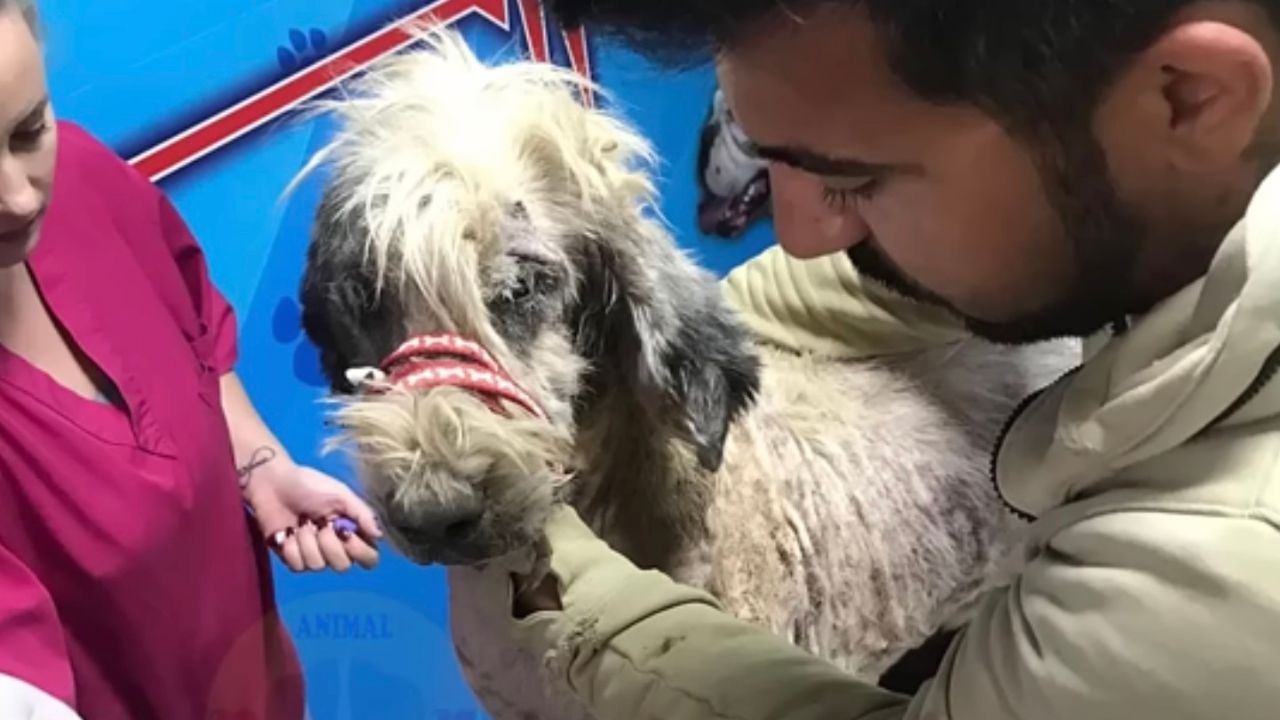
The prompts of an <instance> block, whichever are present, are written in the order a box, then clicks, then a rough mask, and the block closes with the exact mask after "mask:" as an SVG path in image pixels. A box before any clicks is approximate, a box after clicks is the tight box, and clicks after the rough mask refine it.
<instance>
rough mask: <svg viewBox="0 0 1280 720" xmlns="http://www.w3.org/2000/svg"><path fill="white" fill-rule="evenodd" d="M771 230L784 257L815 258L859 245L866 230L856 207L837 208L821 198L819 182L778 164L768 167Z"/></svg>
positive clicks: (865, 234) (866, 233)
mask: <svg viewBox="0 0 1280 720" xmlns="http://www.w3.org/2000/svg"><path fill="white" fill-rule="evenodd" d="M769 183H770V186H771V188H770V191H771V194H772V202H773V227H774V233H775V234H776V235H777V238H778V244H779V245H781V246H782V248H783V249H784V250H786V251H787V254H789V255H792V256H794V257H798V258H802V259H803V258H814V257H819V256H821V255H828V254H831V253H834V252H841V251H844V250H847V249H849V248H851V247H853V246H855V245H857V244H858V243H860V242H862V241H863V240H864V239H865V238H866V237H867V235H868V227H867V224H866V222H865V221H864V220H863V218H862V215H860V214H859V213H858V211H857V209H856V208H853V207H850V208H847V209H836V208H833V207H831V206H830V205H828V204H827V202H826V201H825V200H824V199H823V197H822V181H821V180H820V179H819V178H818V177H817V176H816V175H811V174H809V173H807V172H804V171H802V170H797V169H795V168H792V167H788V166H786V165H783V164H781V163H773V164H771V165H770V166H769Z"/></svg>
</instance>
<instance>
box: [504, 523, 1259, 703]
mask: <svg viewBox="0 0 1280 720" xmlns="http://www.w3.org/2000/svg"><path fill="white" fill-rule="evenodd" d="M548 532H549V536H550V540H551V544H552V549H553V559H552V572H553V573H554V574H555V575H556V576H557V578H558V579H559V580H560V583H561V588H562V593H561V594H562V598H563V605H564V608H565V610H564V611H563V612H556V613H541V614H538V615H535V616H533V617H532V618H531V619H529V620H526V621H522V622H519V623H517V629H516V632H517V635H518V638H519V640H520V641H521V642H522V643H523V644H524V645H525V646H526V647H528V648H531V649H533V650H535V651H536V652H539V653H541V654H542V656H543V657H544V658H545V660H546V665H547V667H549V668H550V669H551V670H552V672H553V673H554V674H555V675H556V676H558V677H559V678H560V679H561V680H562V681H564V682H565V683H567V684H568V686H569V688H570V689H571V691H572V692H574V693H575V694H576V695H577V696H578V697H579V698H581V699H582V700H583V701H584V702H585V703H586V704H587V706H588V707H589V708H590V709H591V711H592V713H593V714H594V716H595V717H596V718H598V720H641V719H644V720H648V719H651V718H661V719H662V720H710V719H715V720H784V719H785V720H1079V719H1080V718H1089V719H1090V720H1133V719H1134V718H1162V720H1194V719H1198V718H1209V717H1223V718H1226V717H1229V718H1231V719H1232V720H1264V719H1270V718H1274V717H1275V708H1276V701H1277V699H1278V698H1280V695H1277V693H1276V690H1275V689H1274V683H1269V682H1267V681H1265V680H1264V679H1263V678H1262V675H1264V674H1265V673H1268V672H1270V671H1269V670H1268V669H1269V668H1273V667H1275V666H1276V664H1277V662H1280V601H1277V599H1276V598H1277V597H1278V596H1280V594H1278V593H1275V592H1265V591H1264V590H1265V589H1266V588H1271V589H1272V590H1274V589H1275V588H1276V587H1277V585H1276V583H1275V582H1274V581H1272V582H1270V583H1267V582H1265V581H1263V580H1260V578H1267V577H1276V573H1275V572H1274V566H1275V559H1274V557H1275V556H1274V550H1273V548H1274V547H1275V542H1276V539H1277V535H1276V528H1275V527H1274V526H1272V525H1271V524H1269V523H1267V522H1262V521H1259V520H1253V519H1248V518H1236V517H1221V518H1220V517H1211V516H1195V515H1192V516H1186V515H1180V514H1172V513H1149V514H1147V513H1114V514H1111V515H1106V516H1103V517H1099V518H1091V519H1088V520H1085V521H1083V522H1081V523H1079V524H1077V525H1075V526H1071V527H1069V528H1068V529H1066V530H1063V531H1061V532H1060V533H1059V534H1058V536H1057V537H1055V538H1054V539H1053V540H1052V541H1051V542H1050V543H1048V545H1046V546H1045V548H1043V550H1042V552H1041V553H1040V554H1039V555H1038V556H1037V557H1036V558H1034V559H1033V560H1032V561H1031V562H1030V563H1029V565H1028V566H1027V568H1026V569H1025V571H1024V573H1023V575H1022V576H1021V577H1020V579H1019V580H1018V581H1017V582H1016V583H1015V584H1014V585H1013V586H1012V587H1011V588H1010V589H1009V590H1008V591H1007V592H1001V593H999V594H997V595H995V596H993V597H992V598H991V599H990V600H989V601H988V602H986V603H985V604H984V605H983V607H982V608H981V610H980V611H979V613H978V615H977V617H976V618H975V619H974V620H973V621H972V622H971V623H970V624H969V625H968V627H967V628H966V630H965V631H964V632H963V633H962V634H961V635H960V636H959V638H958V639H957V640H956V642H955V643H953V645H952V647H951V648H950V650H949V651H948V653H947V657H946V659H945V660H944V662H943V667H942V669H941V671H940V673H939V674H938V676H937V677H936V678H934V680H932V681H931V682H929V683H926V684H925V686H924V687H923V688H922V690H921V691H920V693H919V694H917V695H916V696H915V697H914V698H907V697H903V696H899V695H894V694H891V693H888V692H885V691H883V690H880V689H878V688H876V687H873V686H870V685H867V684H864V683H861V682H858V681H856V680H854V679H853V678H851V677H850V676H848V675H846V674H844V673H843V672H841V671H840V670H838V669H837V668H836V667H835V666H833V665H831V664H829V663H827V662H825V661H823V660H821V659H819V658H816V657H813V656H811V655H808V654H806V653H804V652H803V651H801V650H799V649H798V648H796V647H794V646H792V645H790V644H789V643H787V642H785V641H783V640H782V639H780V638H777V637H776V636H774V635H773V634H771V633H769V632H767V631H765V630H763V629H761V628H757V627H755V626H752V625H748V624H746V623H743V622H740V621H738V620H735V619H733V618H731V617H730V616H728V615H727V614H725V613H723V612H721V610H720V609H719V607H718V606H717V604H716V602H715V600H714V599H712V598H711V597H709V596H707V595H706V594H704V593H701V592H699V591H696V590H693V589H691V588H687V587H684V586H681V585H679V584H677V583H675V582H673V581H672V580H670V579H668V578H666V577H665V576H663V575H661V574H658V573H654V572H645V571H640V570H638V569H636V568H635V566H633V565H632V564H631V563H630V562H628V561H627V560H626V559H625V558H623V557H622V556H620V555H618V554H616V553H614V552H613V551H611V550H610V549H609V548H608V547H607V546H606V545H605V544H604V543H603V542H601V541H600V540H598V539H596V538H595V537H594V536H593V535H592V533H591V531H590V530H589V529H587V528H586V527H585V526H584V525H583V524H582V523H581V521H580V520H579V519H578V518H577V516H576V515H575V514H574V513H573V511H572V510H567V509H562V510H560V511H558V512H557V514H556V515H554V516H553V518H552V520H551V522H550V525H549V531H548ZM1205 548H1215V549H1217V550H1220V551H1221V552H1206V550H1205Z"/></svg>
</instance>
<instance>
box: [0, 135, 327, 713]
mask: <svg viewBox="0 0 1280 720" xmlns="http://www.w3.org/2000/svg"><path fill="white" fill-rule="evenodd" d="M58 131H59V149H58V159H57V171H56V172H57V175H56V176H55V178H54V191H53V198H52V201H51V204H50V207H49V211H48V214H47V216H46V218H45V221H44V226H43V231H42V235H41V237H40V240H39V243H38V245H37V246H36V250H35V252H34V253H33V255H32V257H31V259H30V268H31V272H32V274H33V275H34V277H35V279H36V283H37V286H38V287H39V290H40V292H41V294H42V296H43V297H44V300H45V302H46V303H47V304H48V306H49V308H50V309H51V311H52V313H53V315H54V316H55V317H56V318H57V320H58V321H59V323H60V324H61V325H62V326H63V327H64V328H65V329H66V331H67V332H68V333H69V334H70V336H71V338H73V340H74V342H75V344H76V345H77V346H79V347H80V348H81V349H82V350H83V351H84V352H85V353H86V354H87V355H88V356H89V357H90V358H92V360H93V361H94V362H95V363H96V364H97V365H98V367H100V368H101V369H102V370H103V372H105V373H106V375H107V376H108V377H109V378H110V379H111V381H112V383H113V384H114V385H115V387H116V390H117V395H116V398H117V399H118V404H112V402H111V401H109V400H103V401H101V402H97V401H94V400H89V399H86V398H83V397H81V396H79V395H77V394H75V393H73V392H71V391H70V390H67V389H66V388H64V387H63V386H61V385H59V384H58V383H57V382H55V381H54V380H52V379H51V378H50V377H49V376H48V375H46V374H45V373H43V372H41V371H40V370H38V369H36V368H35V367H33V366H31V365H29V364H28V363H26V362H25V361H24V360H22V359H21V358H20V357H18V356H16V355H14V354H13V353H11V352H9V351H7V350H4V349H2V348H0V674H5V675H10V676H13V677H16V678H18V679H19V680H22V681H24V682H26V683H28V684H31V685H34V686H36V687H39V688H40V689H42V690H44V691H46V692H48V693H50V694H51V695H53V696H55V697H57V698H60V699H61V700H63V701H64V702H66V703H67V704H68V705H70V706H71V707H72V708H74V709H76V710H77V711H78V712H79V713H80V715H81V716H82V717H84V718H86V720H148V719H150V718H156V719H158V720H188V719H191V720H196V719H199V720H205V719H210V720H212V719H215V718H217V719H220V720H260V719H261V720H276V719H282V720H297V719H298V718H301V717H303V680H302V673H301V670H300V667H299V664H298V662H297V658H296V656H295V654H294V649H293V645H292V643H291V642H290V640H289V637H288V634H287V631H286V630H285V628H284V626H283V623H282V622H281V621H280V619H279V617H278V615H277V612H276V607H275V601H274V595H273V590H272V579H271V565H270V562H269V558H268V555H267V552H266V550H265V547H264V544H263V542H262V539H261V537H260V535H259V534H258V532H257V530H256V527H255V526H254V524H253V522H252V519H251V517H250V516H249V515H248V513H247V511H246V510H245V508H244V506H243V505H242V502H241V499H240V492H239V487H238V484H237V475H236V469H235V463H234V458H233V455H232V450H231V443H230V439H229V434H228V431H227V427H226V421H225V419H224V416H223V413H222V409H221V400H220V395H219V378H220V376H221V375H223V374H224V373H226V372H228V371H229V370H231V369H232V366H233V364H234V362H235V359H236V324H235V318H234V315H233V313H232V309H231V307H230V306H229V305H228V303H227V302H226V300H225V299H224V298H223V297H222V296H221V295H220V294H219V293H218V291H217V290H216V289H215V288H214V286H213V285H212V283H211V282H210V280H209V276H208V272H207V269H206V267H205V261H204V256H203V254H202V253H201V251H200V249H199V247H198V246H197V244H196V242H195V240H194V239H193V238H192V237H191V234H190V232H189V231H188V229H187V227H186V226H185V224H184V223H183V221H182V219H181V218H180V217H179V216H178V213H177V212H176V211H175V210H174V208H173V207H172V205H170V203H169V202H168V201H167V200H166V199H165V197H164V196H163V195H162V194H161V193H160V192H159V191H158V190H157V189H156V188H155V186H153V185H152V184H151V183H150V182H149V181H147V180H146V179H145V178H143V177H142V176H140V175H139V174H137V173H136V172H134V170H133V169H132V168H131V167H130V166H129V165H127V164H126V163H124V162H123V161H121V160H120V159H119V158H118V157H116V156H115V155H114V154H113V153H112V152H111V151H110V150H109V149H108V148H106V147H105V146H103V145H101V144H100V143H98V142H97V141H95V140H94V139H93V138H91V137H90V136H89V135H88V134H87V133H86V132H84V131H83V130H81V129H79V128H77V127H75V126H73V125H70V124H67V123H59V125H58Z"/></svg>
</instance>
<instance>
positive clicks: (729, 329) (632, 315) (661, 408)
mask: <svg viewBox="0 0 1280 720" xmlns="http://www.w3.org/2000/svg"><path fill="white" fill-rule="evenodd" d="M585 252H586V255H587V257H586V258H585V262H584V263H583V267H584V272H583V275H582V283H583V284H582V286H581V288H580V291H579V295H578V297H579V303H578V306H577V309H576V317H575V318H573V322H574V329H575V334H576V337H575V339H576V342H577V345H578V351H579V353H580V354H581V355H582V356H583V357H585V358H587V359H588V360H590V361H591V362H592V363H593V364H594V365H596V366H597V367H598V368H601V371H600V372H597V374H596V377H597V378H604V377H608V376H611V375H612V376H615V377H616V376H617V375H618V374H619V373H620V374H621V375H622V376H623V377H624V378H625V381H626V382H627V384H628V387H627V388H625V390H627V391H629V393H630V394H632V395H633V396H634V397H635V398H636V399H637V400H638V401H639V403H640V405H641V406H642V407H643V408H644V411H645V413H646V415H648V416H649V417H650V418H651V419H652V420H654V421H655V422H656V423H657V424H658V425H659V427H660V428H664V429H666V430H668V431H671V432H673V433H674V434H675V435H676V436H677V437H679V438H681V439H683V440H685V441H686V442H688V443H690V444H691V445H692V446H693V447H694V449H695V451H696V455H697V458H698V462H699V463H700V464H701V465H702V467H704V468H706V469H707V470H715V469H718V468H719V467H720V463H721V461H722V459H723V454H724V441H725V436H726V435H727V433H728V430H729V426H730V424H731V423H732V422H733V421H734V420H735V419H736V418H737V417H738V415H739V414H740V413H741V412H742V411H744V410H745V409H746V408H748V407H749V406H750V404H751V403H752V401H753V400H754V398H755V394H756V392H757V390H758V388H759V360H758V358H757V357H756V355H755V354H754V352H753V351H752V349H751V344H750V342H749V340H748V336H747V333H746V330H745V329H744V328H743V327H742V325H741V324H740V323H739V321H738V320H737V318H736V317H735V316H734V314H733V313H732V311H731V310H730V308H729V306H728V304H727V303H726V302H725V300H724V298H723V296H722V294H721V291H720V287H719V284H718V283H717V282H716V280H715V279H714V278H713V277H712V276H711V275H710V274H709V273H707V272H705V271H703V270H702V269H701V268H699V267H698V266H697V265H695V264H694V262H693V261H692V260H690V259H688V258H686V257H685V256H684V255H683V254H681V253H680V252H679V251H678V250H677V249H676V248H675V246H674V245H673V244H672V243H670V241H669V240H668V239H667V238H666V236H665V234H662V233H660V232H658V231H656V230H655V231H653V233H651V234H650V236H647V237H638V238H629V239H626V240H622V241H619V242H609V241H591V242H588V243H587V246H586V250H585ZM620 371H621V372H620ZM637 431H640V432H644V430H643V429H639V428H637Z"/></svg>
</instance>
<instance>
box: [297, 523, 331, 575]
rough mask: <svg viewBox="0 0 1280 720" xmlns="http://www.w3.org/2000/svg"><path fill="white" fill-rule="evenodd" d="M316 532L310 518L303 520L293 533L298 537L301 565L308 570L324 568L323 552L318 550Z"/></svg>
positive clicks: (318, 544) (318, 542)
mask: <svg viewBox="0 0 1280 720" xmlns="http://www.w3.org/2000/svg"><path fill="white" fill-rule="evenodd" d="M318 534H319V533H318V530H317V528H316V525H315V523H313V522H311V521H310V520H307V521H304V522H303V523H302V526H301V527H299V528H298V532H297V533H296V534H295V537H296V538H297V539H298V549H299V551H300V552H301V554H302V562H303V565H304V566H305V567H306V569H308V570H323V569H324V568H325V558H324V553H322V552H320V541H319V538H317V537H316V536H317V535H318Z"/></svg>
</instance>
